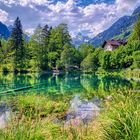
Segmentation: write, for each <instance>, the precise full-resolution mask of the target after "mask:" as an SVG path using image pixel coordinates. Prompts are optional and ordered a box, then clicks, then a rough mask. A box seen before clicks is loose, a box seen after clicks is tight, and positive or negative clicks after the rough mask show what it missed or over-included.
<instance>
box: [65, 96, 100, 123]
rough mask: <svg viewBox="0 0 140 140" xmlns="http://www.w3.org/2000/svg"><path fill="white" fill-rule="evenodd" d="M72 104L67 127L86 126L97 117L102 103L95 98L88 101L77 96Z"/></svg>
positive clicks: (67, 115) (66, 118) (67, 117)
mask: <svg viewBox="0 0 140 140" xmlns="http://www.w3.org/2000/svg"><path fill="white" fill-rule="evenodd" d="M70 103H71V106H70V108H69V110H68V112H67V114H66V117H65V121H66V125H79V124H86V123H88V122H89V121H90V120H92V119H94V118H95V117H97V116H98V114H99V112H100V107H99V104H100V101H99V100H97V99H95V98H94V99H93V100H92V101H87V100H81V99H80V97H79V96H75V97H74V98H73V99H72V100H71V102H70Z"/></svg>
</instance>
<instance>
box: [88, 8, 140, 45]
mask: <svg viewBox="0 0 140 140" xmlns="http://www.w3.org/2000/svg"><path fill="white" fill-rule="evenodd" d="M139 13H140V6H139V7H138V8H137V9H136V10H135V11H134V12H133V14H132V15H131V16H124V17H121V18H120V19H119V20H118V21H117V22H115V23H114V24H113V25H112V26H111V27H110V28H109V29H107V30H105V31H103V32H102V33H100V34H98V35H97V36H96V37H94V38H93V39H91V40H90V41H89V43H91V44H93V45H94V46H99V45H100V44H102V43H103V41H104V40H107V39H111V38H115V39H122V38H123V39H124V38H125V39H127V38H128V37H129V35H130V33H131V31H132V28H133V25H134V23H135V22H136V21H137V17H138V14H139Z"/></svg>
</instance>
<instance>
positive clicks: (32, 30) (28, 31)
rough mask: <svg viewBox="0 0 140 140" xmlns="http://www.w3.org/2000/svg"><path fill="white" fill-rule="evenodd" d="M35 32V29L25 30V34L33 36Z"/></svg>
mask: <svg viewBox="0 0 140 140" xmlns="http://www.w3.org/2000/svg"><path fill="white" fill-rule="evenodd" d="M34 30H35V29H34V28H28V29H26V30H25V33H26V34H28V35H32V34H33V33H34Z"/></svg>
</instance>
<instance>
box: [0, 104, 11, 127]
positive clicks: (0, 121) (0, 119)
mask: <svg viewBox="0 0 140 140" xmlns="http://www.w3.org/2000/svg"><path fill="white" fill-rule="evenodd" d="M9 118H10V109H9V108H8V107H7V106H6V105H5V104H3V105H0V129H2V128H5V127H6V126H7V123H8V121H9Z"/></svg>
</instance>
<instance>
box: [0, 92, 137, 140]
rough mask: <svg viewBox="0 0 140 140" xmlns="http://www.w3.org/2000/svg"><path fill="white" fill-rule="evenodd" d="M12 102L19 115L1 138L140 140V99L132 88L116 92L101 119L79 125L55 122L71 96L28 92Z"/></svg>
mask: <svg viewBox="0 0 140 140" xmlns="http://www.w3.org/2000/svg"><path fill="white" fill-rule="evenodd" d="M8 103H10V104H13V103H14V104H13V106H14V108H13V109H14V111H15V112H16V116H15V117H14V119H12V121H11V123H9V125H8V126H7V128H5V129H3V130H1V131H0V139H1V140H95V139H96V140H140V117H139V116H140V103H139V99H138V94H134V93H132V92H130V93H129V92H127V93H122V92H116V93H114V96H113V97H112V100H111V101H105V110H104V111H102V112H101V114H100V116H99V117H98V118H97V119H95V120H92V121H91V122H90V123H89V124H87V125H83V124H82V123H81V124H80V125H78V126H77V125H76V126H75V125H66V124H65V123H64V122H63V121H62V122H60V123H54V119H55V118H63V116H64V114H65V112H66V110H67V109H68V107H69V99H68V98H64V99H62V100H60V99H59V100H57V99H56V100H51V99H49V98H47V97H45V96H43V95H27V96H18V97H14V98H12V99H10V100H9V101H8Z"/></svg>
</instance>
